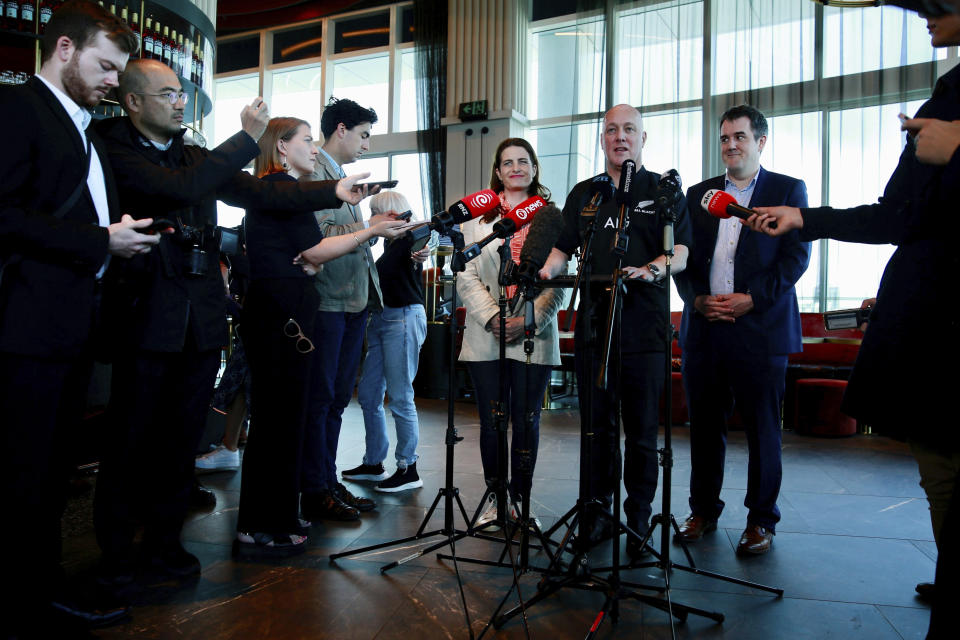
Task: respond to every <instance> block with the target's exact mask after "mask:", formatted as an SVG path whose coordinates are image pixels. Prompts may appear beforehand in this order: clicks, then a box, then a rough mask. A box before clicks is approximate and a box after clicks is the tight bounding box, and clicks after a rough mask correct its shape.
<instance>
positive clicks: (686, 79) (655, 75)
mask: <svg viewBox="0 0 960 640" xmlns="http://www.w3.org/2000/svg"><path fill="white" fill-rule="evenodd" d="M618 37H619V38H620V46H618V47H617V85H616V87H617V99H616V101H617V102H625V103H627V104H632V105H634V106H641V105H643V106H646V105H655V104H663V103H668V102H680V101H683V100H692V99H695V98H699V97H700V96H701V94H702V93H703V3H702V2H692V3H686V4H679V5H678V4H677V3H676V2H671V3H665V4H664V5H654V6H653V7H652V8H644V9H641V10H639V11H635V12H630V13H626V14H624V15H623V17H622V18H621V19H620V25H619V32H618Z"/></svg>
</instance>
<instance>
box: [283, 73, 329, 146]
mask: <svg viewBox="0 0 960 640" xmlns="http://www.w3.org/2000/svg"><path fill="white" fill-rule="evenodd" d="M322 83H323V68H322V67H320V66H319V65H318V66H314V67H307V68H305V69H293V70H291V71H275V72H273V93H272V95H271V97H270V113H271V114H272V115H275V116H290V117H294V118H300V119H301V120H306V121H307V122H309V123H310V128H311V130H312V131H313V137H314V139H316V140H322V139H323V137H322V135H321V134H320V113H321V112H322V110H323V84H322Z"/></svg>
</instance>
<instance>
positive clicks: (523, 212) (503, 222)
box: [461, 196, 547, 263]
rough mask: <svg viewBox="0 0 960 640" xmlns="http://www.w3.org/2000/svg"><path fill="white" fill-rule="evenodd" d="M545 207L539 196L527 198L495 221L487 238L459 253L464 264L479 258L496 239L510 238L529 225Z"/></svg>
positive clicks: (544, 201) (545, 204)
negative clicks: (484, 249) (485, 248)
mask: <svg viewBox="0 0 960 640" xmlns="http://www.w3.org/2000/svg"><path fill="white" fill-rule="evenodd" d="M546 206H547V202H546V200H544V199H543V198H541V197H540V196H533V197H532V198H527V199H526V200H524V201H523V202H521V203H520V204H518V205H517V206H516V207H514V208H513V209H512V210H511V211H510V212H509V213H507V214H506V215H505V216H503V218H501V219H500V220H497V222H496V223H495V224H494V225H493V231H491V232H490V234H489V235H487V237H485V238H484V239H482V240H480V241H479V242H474V243H473V244H472V245H470V246H469V247H467V248H465V249H464V250H463V251H462V252H461V253H462V254H463V261H464V263H466V262H470V261H471V260H473V259H474V258H476V257H477V256H479V255H480V252H481V251H483V248H484V247H485V246H487V245H488V244H490V243H491V242H493V241H494V240H496V239H497V238H500V239H503V238H506V237H507V236H511V235H513V234H514V232H515V231H516V230H517V229H519V228H520V227H523V226H526V225H527V224H529V223H530V221H531V220H533V218H534V215H535V214H536V213H537V212H538V211H539V210H540V209H543V208H544V207H546Z"/></svg>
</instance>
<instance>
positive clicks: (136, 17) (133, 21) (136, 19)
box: [130, 11, 143, 58]
mask: <svg viewBox="0 0 960 640" xmlns="http://www.w3.org/2000/svg"><path fill="white" fill-rule="evenodd" d="M130 31H133V35H135V36H137V56H139V57H141V58H142V57H143V38H142V36H141V33H140V13H139V12H137V11H134V12H133V13H132V14H131V16H130Z"/></svg>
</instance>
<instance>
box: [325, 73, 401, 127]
mask: <svg viewBox="0 0 960 640" xmlns="http://www.w3.org/2000/svg"><path fill="white" fill-rule="evenodd" d="M333 95H334V96H335V97H337V98H350V99H351V100H353V101H355V102H356V103H357V104H359V105H360V106H362V107H367V108H371V107H372V108H373V110H374V111H376V112H377V118H378V124H377V125H376V126H378V127H379V130H380V131H386V130H387V117H388V115H389V113H390V57H389V56H388V55H386V54H384V55H380V56H375V57H372V58H361V59H360V60H344V61H341V62H337V63H335V64H334V65H333Z"/></svg>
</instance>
